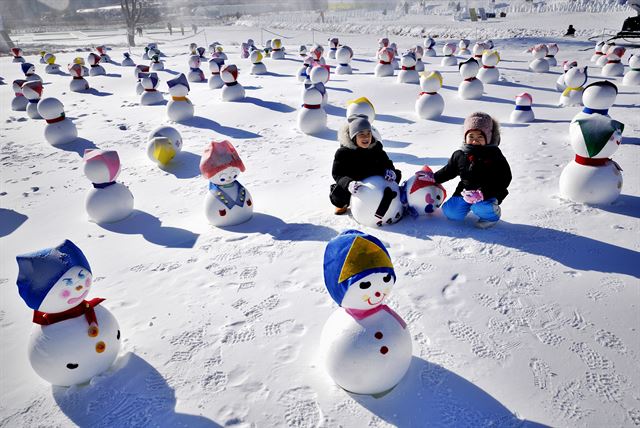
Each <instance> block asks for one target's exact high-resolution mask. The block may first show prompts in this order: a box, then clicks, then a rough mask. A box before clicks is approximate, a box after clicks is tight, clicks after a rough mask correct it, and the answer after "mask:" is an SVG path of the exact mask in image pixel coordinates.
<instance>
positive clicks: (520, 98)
mask: <svg viewBox="0 0 640 428" xmlns="http://www.w3.org/2000/svg"><path fill="white" fill-rule="evenodd" d="M532 103H533V98H532V97H531V95H529V94H528V93H526V92H523V93H521V94H519V95H516V106H515V109H514V110H513V111H512V112H511V115H510V116H509V120H510V122H511V123H529V122H533V121H534V120H535V118H536V117H535V114H534V113H533V109H532V108H531V104H532Z"/></svg>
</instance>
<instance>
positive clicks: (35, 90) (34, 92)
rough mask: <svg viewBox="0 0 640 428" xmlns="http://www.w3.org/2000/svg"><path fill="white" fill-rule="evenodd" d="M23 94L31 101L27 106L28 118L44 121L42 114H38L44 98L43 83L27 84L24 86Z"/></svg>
mask: <svg viewBox="0 0 640 428" xmlns="http://www.w3.org/2000/svg"><path fill="white" fill-rule="evenodd" d="M22 94H23V95H24V97H25V98H26V99H27V100H29V104H28V105H27V116H29V118H31V119H42V116H40V113H38V103H39V102H40V97H41V96H42V82H40V81H38V80H36V81H33V82H26V83H25V84H24V85H22Z"/></svg>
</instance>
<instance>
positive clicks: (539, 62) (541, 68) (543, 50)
mask: <svg viewBox="0 0 640 428" xmlns="http://www.w3.org/2000/svg"><path fill="white" fill-rule="evenodd" d="M548 52H549V49H548V48H547V45H543V44H539V45H535V46H534V47H533V49H532V50H531V55H533V61H531V62H530V63H529V70H531V71H533V72H534V73H546V72H548V71H549V61H547V59H546V58H545V56H546V55H547V53H548Z"/></svg>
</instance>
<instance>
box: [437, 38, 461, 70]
mask: <svg viewBox="0 0 640 428" xmlns="http://www.w3.org/2000/svg"><path fill="white" fill-rule="evenodd" d="M454 53H456V44H455V43H446V44H445V45H444V46H442V55H444V57H442V61H441V62H440V65H441V66H443V67H452V66H454V65H458V59H457V58H456V57H455V56H453V54H454Z"/></svg>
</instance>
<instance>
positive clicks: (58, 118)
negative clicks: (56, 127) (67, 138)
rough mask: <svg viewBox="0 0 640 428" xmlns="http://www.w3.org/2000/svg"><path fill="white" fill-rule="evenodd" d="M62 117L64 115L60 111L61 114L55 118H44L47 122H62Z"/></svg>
mask: <svg viewBox="0 0 640 428" xmlns="http://www.w3.org/2000/svg"><path fill="white" fill-rule="evenodd" d="M64 118H65V115H64V113H62V116H60V117H56V118H55V119H45V121H46V122H47V123H56V122H62V121H63V120H64Z"/></svg>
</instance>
